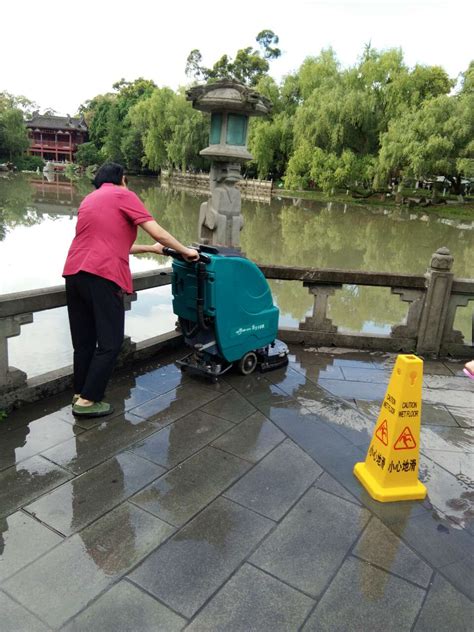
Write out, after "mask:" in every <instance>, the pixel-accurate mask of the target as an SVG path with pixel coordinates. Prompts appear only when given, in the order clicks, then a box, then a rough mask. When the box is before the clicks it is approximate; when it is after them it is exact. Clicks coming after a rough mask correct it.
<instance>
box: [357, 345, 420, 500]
mask: <svg viewBox="0 0 474 632" xmlns="http://www.w3.org/2000/svg"><path fill="white" fill-rule="evenodd" d="M422 381H423V360H420V358H417V357H416V356H414V355H399V356H398V357H397V361H396V363H395V367H394V369H393V371H392V376H391V378H390V382H389V384H388V388H387V392H386V393H385V399H384V400H383V404H382V407H381V408H380V414H379V417H378V419H377V423H376V424H375V429H374V434H373V436H372V441H371V442H370V446H369V451H368V452H367V457H366V459H365V462H364V463H356V464H355V466H354V474H355V476H356V477H357V478H358V479H359V481H360V482H361V483H362V485H363V486H364V487H365V489H366V490H367V491H368V492H369V494H370V495H371V496H372V498H375V500H379V501H381V502H393V501H396V500H421V499H423V498H424V497H425V496H426V487H425V486H424V485H423V484H422V483H420V481H419V480H418V467H419V462H420V426H421V385H422Z"/></svg>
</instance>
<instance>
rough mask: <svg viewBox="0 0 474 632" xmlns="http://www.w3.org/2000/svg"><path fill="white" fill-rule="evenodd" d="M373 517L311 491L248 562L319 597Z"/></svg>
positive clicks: (342, 501)
mask: <svg viewBox="0 0 474 632" xmlns="http://www.w3.org/2000/svg"><path fill="white" fill-rule="evenodd" d="M369 517H370V514H369V512H368V511H366V510H365V509H363V508H362V507H358V506H357V505H355V504H353V503H349V502H347V501H345V500H342V499H341V498H338V497H336V496H333V495H331V494H327V493H326V492H323V491H322V490H320V489H315V488H312V489H310V490H309V491H308V492H306V494H305V495H304V496H303V498H302V499H301V500H300V501H299V502H298V503H297V504H296V505H295V507H293V509H292V510H291V511H290V512H289V513H288V515H287V516H286V517H285V518H284V519H283V520H282V522H281V523H280V524H279V525H278V527H277V528H276V529H275V531H274V532H273V533H272V534H271V535H270V536H269V537H268V538H267V539H266V540H265V542H263V544H262V545H261V546H260V547H259V548H258V549H257V551H256V552H255V553H254V554H253V555H252V557H251V558H250V561H251V562H252V563H253V564H255V565H256V566H258V567H260V568H261V569H262V570H264V571H267V572H269V573H270V574H272V575H274V576H275V577H277V578H279V579H281V580H282V581H284V582H285V583H288V584H290V585H291V586H293V587H294V588H297V589H299V590H301V591H303V592H305V593H306V594H308V595H311V596H313V597H318V596H319V595H320V594H321V593H322V592H323V590H324V588H325V586H326V584H327V583H328V582H329V580H330V578H331V577H332V576H333V575H334V573H335V572H336V570H337V568H338V567H339V566H340V564H341V563H342V561H343V559H344V558H345V556H346V555H347V553H348V552H349V550H350V548H351V547H352V545H353V544H354V542H355V541H356V539H357V538H358V536H359V534H360V533H361V531H362V530H363V528H364V527H365V525H366V524H367V522H368V520H369Z"/></svg>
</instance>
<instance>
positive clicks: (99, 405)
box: [72, 402, 114, 417]
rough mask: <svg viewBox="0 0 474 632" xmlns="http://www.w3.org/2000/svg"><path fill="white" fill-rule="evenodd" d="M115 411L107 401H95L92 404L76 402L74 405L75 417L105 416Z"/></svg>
mask: <svg viewBox="0 0 474 632" xmlns="http://www.w3.org/2000/svg"><path fill="white" fill-rule="evenodd" d="M113 412H114V409H113V408H112V406H111V405H110V404H107V402H94V403H93V404H92V405H91V406H79V405H78V404H74V406H73V407H72V414H73V415H74V416H75V417H105V416H106V415H111V414H112V413H113Z"/></svg>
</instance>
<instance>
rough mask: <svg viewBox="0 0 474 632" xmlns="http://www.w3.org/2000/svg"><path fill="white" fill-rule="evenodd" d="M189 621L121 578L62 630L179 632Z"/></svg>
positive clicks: (71, 631) (66, 631)
mask: <svg viewBox="0 0 474 632" xmlns="http://www.w3.org/2000/svg"><path fill="white" fill-rule="evenodd" d="M186 623H187V621H186V619H183V618H182V617H180V616H179V615H177V614H176V613H174V612H173V611H172V610H170V609H169V608H167V607H166V606H164V605H163V604H162V603H160V602H159V601H157V600H156V599H153V597H150V595H147V594H146V593H144V592H143V591H142V590H140V589H139V588H137V587H136V586H134V585H133V584H131V583H130V582H128V581H126V580H122V581H120V582H119V583H118V584H116V585H115V586H113V587H112V588H111V589H110V590H108V591H107V592H106V593H104V594H103V595H101V596H100V597H99V599H97V601H94V603H93V604H92V605H90V606H89V607H88V608H86V609H85V610H84V611H83V612H81V613H80V614H79V615H77V617H75V618H74V619H73V620H72V621H70V622H69V623H68V624H67V625H66V626H64V627H63V628H61V632H92V631H96V632H99V631H100V632H179V630H182V629H183V628H184V626H185V625H186Z"/></svg>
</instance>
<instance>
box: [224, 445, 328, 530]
mask: <svg viewBox="0 0 474 632" xmlns="http://www.w3.org/2000/svg"><path fill="white" fill-rule="evenodd" d="M322 471H323V470H322V468H321V467H319V465H317V464H316V463H315V462H314V461H313V459H312V458H311V457H309V456H308V455H307V454H306V453H305V452H303V450H301V448H299V447H298V446H296V445H295V444H294V443H293V442H292V441H290V440H289V439H287V440H286V441H284V442H283V443H281V444H280V445H279V446H278V447H276V448H275V449H274V450H273V451H272V452H271V453H270V454H268V455H267V456H266V457H265V458H264V459H262V460H261V461H260V462H259V463H257V465H255V467H253V468H252V469H251V470H250V472H248V473H247V474H245V475H244V476H243V477H242V478H241V479H240V480H239V481H237V483H235V484H234V485H233V486H232V487H231V488H230V489H229V490H227V491H226V492H225V496H226V498H230V499H231V500H234V501H235V502H238V503H239V504H241V505H244V506H245V507H248V508H249V509H254V510H255V511H257V512H258V513H261V514H263V515H264V516H266V517H267V518H271V519H272V520H280V519H281V518H282V517H283V516H284V514H285V513H286V512H287V511H288V509H289V508H290V507H291V505H293V504H294V503H295V502H296V501H297V500H298V498H299V497H300V496H301V494H303V492H304V491H305V490H306V489H308V487H309V486H310V485H311V484H312V483H313V482H314V481H315V480H316V479H317V477H318V476H319V475H320V474H321V473H322Z"/></svg>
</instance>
